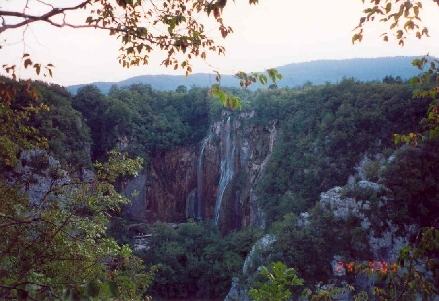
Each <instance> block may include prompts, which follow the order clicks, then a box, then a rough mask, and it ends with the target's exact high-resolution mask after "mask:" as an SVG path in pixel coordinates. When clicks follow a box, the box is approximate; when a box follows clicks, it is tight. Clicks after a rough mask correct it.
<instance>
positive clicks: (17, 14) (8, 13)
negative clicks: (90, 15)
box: [0, 0, 92, 34]
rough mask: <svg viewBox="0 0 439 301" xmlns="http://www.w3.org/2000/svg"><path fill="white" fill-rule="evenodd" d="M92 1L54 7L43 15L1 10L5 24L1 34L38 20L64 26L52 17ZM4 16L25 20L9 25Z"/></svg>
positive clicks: (84, 5) (87, 0) (82, 6)
mask: <svg viewBox="0 0 439 301" xmlns="http://www.w3.org/2000/svg"><path fill="white" fill-rule="evenodd" d="M91 2H92V0H86V1H84V2H81V3H80V4H78V5H76V6H72V7H64V8H57V7H52V9H51V10H50V11H49V12H47V13H45V14H44V15H42V16H34V15H28V14H26V13H25V12H16V11H5V10H0V17H1V18H2V19H3V26H2V27H0V34H1V33H3V32H4V31H6V30H8V29H14V28H20V27H22V26H25V25H28V24H30V23H33V22H37V21H44V22H48V23H49V24H51V25H53V26H56V27H62V24H64V23H62V24H59V23H55V22H53V21H52V20H50V18H52V17H54V16H56V15H60V14H64V13H65V12H66V11H69V10H77V9H80V8H84V7H86V6H87V5H88V4H90V3H91ZM4 17H15V18H23V19H25V20H24V21H21V22H19V23H16V24H11V25H7V24H5V20H4Z"/></svg>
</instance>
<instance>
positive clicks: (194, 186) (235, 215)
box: [123, 111, 277, 233]
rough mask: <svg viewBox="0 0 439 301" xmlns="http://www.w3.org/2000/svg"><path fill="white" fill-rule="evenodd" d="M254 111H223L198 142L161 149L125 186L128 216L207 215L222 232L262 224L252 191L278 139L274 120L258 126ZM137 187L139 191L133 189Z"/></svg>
mask: <svg viewBox="0 0 439 301" xmlns="http://www.w3.org/2000/svg"><path fill="white" fill-rule="evenodd" d="M253 118H255V112H254V111H247V112H230V111H223V114H222V118H221V120H218V121H216V122H214V123H213V124H212V125H211V127H210V129H209V132H208V133H207V134H206V136H205V138H204V139H203V140H202V141H201V142H199V143H198V144H197V145H188V146H184V147H178V148H175V149H173V150H170V151H166V152H158V153H156V154H154V155H153V156H152V157H151V160H150V163H149V164H148V166H147V168H146V170H145V173H144V175H142V176H141V178H137V179H134V180H133V181H131V182H130V183H128V184H127V185H126V186H125V189H124V191H123V194H124V195H125V196H127V197H129V198H130V199H132V201H133V203H132V205H131V206H130V207H128V208H126V210H125V212H126V214H128V216H129V217H131V218H133V219H137V220H141V221H146V222H154V221H157V220H160V221H164V222H184V221H186V220H187V219H195V220H200V219H209V220H213V221H214V222H215V223H216V224H217V225H219V227H220V229H221V231H222V232H223V233H227V232H229V231H231V230H234V229H241V228H242V227H247V226H250V225H253V226H256V227H261V226H263V225H264V218H263V213H262V211H261V210H259V208H258V205H257V196H256V194H255V192H254V187H255V184H256V183H257V182H258V180H259V179H260V176H261V174H262V172H263V169H264V166H265V165H266V163H267V161H268V158H269V156H270V154H271V152H272V150H273V145H274V142H275V140H276V134H277V129H276V123H277V121H276V120H273V121H271V122H270V123H269V124H267V125H265V126H256V125H254V122H253ZM133 191H136V193H135V194H133V193H132V192H133Z"/></svg>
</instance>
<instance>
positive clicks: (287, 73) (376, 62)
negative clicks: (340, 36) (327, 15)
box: [67, 56, 419, 93]
mask: <svg viewBox="0 0 439 301" xmlns="http://www.w3.org/2000/svg"><path fill="white" fill-rule="evenodd" d="M415 58H419V57H418V56H416V57H415V56H410V57H382V58H358V59H346V60H317V61H311V62H304V63H294V64H288V65H284V66H280V67H277V68H276V69H277V70H278V71H279V72H280V73H281V74H282V75H283V77H284V78H283V80H282V81H279V83H278V86H279V87H285V86H287V87H295V86H300V85H303V84H304V83H305V82H307V81H310V82H312V83H313V84H324V83H325V82H332V83H336V82H337V81H340V80H341V79H342V78H343V77H354V78H356V79H358V80H361V81H372V80H380V81H381V80H382V79H383V78H384V77H385V76H386V75H392V76H394V77H396V76H400V77H401V78H402V79H408V78H410V77H412V76H413V75H415V74H417V71H418V70H417V69H416V68H415V67H413V66H412V64H411V62H412V60H413V59H415ZM136 83H143V84H150V85H151V86H152V87H153V88H154V89H157V90H164V91H170V90H175V89H176V88H177V87H178V86H180V85H185V86H186V87H188V88H189V87H191V86H193V85H196V86H201V87H208V86H211V85H212V84H214V83H215V75H214V74H208V73H195V74H191V75H190V76H189V77H188V78H186V77H185V76H184V75H141V76H136V77H132V78H129V79H126V80H123V81H120V82H94V83H92V84H94V85H96V86H97V87H98V88H99V89H100V90H101V91H102V92H104V93H107V92H108V91H109V90H110V87H111V86H112V85H114V84H116V85H118V86H119V87H124V86H129V85H132V84H136ZM84 85H86V84H80V85H73V86H69V87H67V90H69V91H70V92H72V93H76V91H77V90H78V89H79V88H80V87H82V86H84ZM221 85H222V86H223V87H239V81H238V80H237V79H236V78H235V77H234V76H233V75H221ZM260 87H261V86H260V85H252V86H251V88H252V89H257V88H260Z"/></svg>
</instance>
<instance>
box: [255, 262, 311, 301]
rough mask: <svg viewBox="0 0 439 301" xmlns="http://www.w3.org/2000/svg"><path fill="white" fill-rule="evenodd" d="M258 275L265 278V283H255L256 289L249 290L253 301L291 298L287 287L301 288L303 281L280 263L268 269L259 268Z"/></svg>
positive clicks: (292, 270)
mask: <svg viewBox="0 0 439 301" xmlns="http://www.w3.org/2000/svg"><path fill="white" fill-rule="evenodd" d="M259 274H260V275H261V276H262V277H266V278H267V280H266V281H265V282H256V283H255V284H256V285H257V286H258V288H253V289H250V291H249V293H248V294H249V296H250V298H252V299H253V300H255V301H283V300H287V299H288V298H289V297H290V296H291V292H290V290H289V289H288V286H301V285H303V279H300V278H298V277H297V275H296V272H295V271H294V269H292V268H287V267H286V266H285V265H284V264H283V263H282V262H273V263H271V265H270V269H268V268H266V267H265V266H262V267H261V271H260V272H259Z"/></svg>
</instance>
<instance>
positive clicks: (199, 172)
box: [194, 132, 211, 220]
mask: <svg viewBox="0 0 439 301" xmlns="http://www.w3.org/2000/svg"><path fill="white" fill-rule="evenodd" d="M210 136H211V133H210V132H209V135H208V136H207V137H206V138H204V139H203V141H202V142H201V149H200V155H199V157H198V165H197V204H196V208H194V209H195V210H194V211H195V217H196V219H197V220H201V219H203V199H202V198H203V176H204V172H203V156H204V149H205V148H206V144H207V141H209V139H210Z"/></svg>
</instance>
